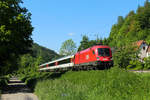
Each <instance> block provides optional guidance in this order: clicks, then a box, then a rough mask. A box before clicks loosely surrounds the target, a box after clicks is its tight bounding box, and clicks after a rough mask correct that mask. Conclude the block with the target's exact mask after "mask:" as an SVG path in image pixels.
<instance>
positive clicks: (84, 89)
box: [35, 68, 150, 100]
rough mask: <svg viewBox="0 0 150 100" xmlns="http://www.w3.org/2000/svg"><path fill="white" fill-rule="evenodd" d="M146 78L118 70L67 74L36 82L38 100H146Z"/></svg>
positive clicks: (149, 93)
mask: <svg viewBox="0 0 150 100" xmlns="http://www.w3.org/2000/svg"><path fill="white" fill-rule="evenodd" d="M148 76H150V74H149V75H147V76H146V77H145V76H142V75H140V74H135V73H132V72H127V71H125V70H121V69H119V68H112V69H110V70H100V71H93V70H92V71H78V72H72V71H70V72H67V73H65V74H63V75H62V76H60V77H59V78H56V79H47V80H43V81H39V82H38V83H37V85H36V87H35V93H36V94H37V95H38V97H39V99H40V100H148V98H149V96H150V84H149V83H150V77H148Z"/></svg>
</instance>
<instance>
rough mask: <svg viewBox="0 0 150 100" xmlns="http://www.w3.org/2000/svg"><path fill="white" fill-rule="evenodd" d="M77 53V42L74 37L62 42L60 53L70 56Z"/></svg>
mask: <svg viewBox="0 0 150 100" xmlns="http://www.w3.org/2000/svg"><path fill="white" fill-rule="evenodd" d="M75 53H76V44H75V43H74V41H73V40H72V39H69V40H66V41H65V42H63V43H62V45H61V48H60V51H59V54H60V55H64V56H68V55H73V54H75Z"/></svg>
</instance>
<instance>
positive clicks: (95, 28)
mask: <svg viewBox="0 0 150 100" xmlns="http://www.w3.org/2000/svg"><path fill="white" fill-rule="evenodd" d="M23 1H24V4H23V6H24V7H26V8H27V9H28V10H29V12H31V13H32V17H31V18H32V25H33V27H34V31H33V35H32V38H33V40H34V42H36V43H38V44H40V45H42V46H45V47H47V48H49V49H52V50H55V51H56V52H58V51H59V49H60V47H61V44H62V42H64V41H65V40H67V39H73V40H74V42H75V43H76V45H77V46H79V44H80V41H81V39H82V35H85V34H86V35H87V36H89V38H90V39H95V38H96V35H98V36H99V37H102V38H103V37H108V36H109V33H110V30H111V26H112V25H113V24H115V23H116V22H117V17H118V16H126V15H127V14H128V12H129V11H131V10H134V11H136V9H137V7H138V6H139V5H141V6H142V5H143V4H144V2H145V0H23Z"/></svg>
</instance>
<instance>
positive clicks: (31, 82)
mask: <svg viewBox="0 0 150 100" xmlns="http://www.w3.org/2000/svg"><path fill="white" fill-rule="evenodd" d="M66 72H67V71H63V72H53V73H48V72H46V74H45V75H43V76H41V77H38V78H37V77H31V78H28V79H27V86H28V87H29V88H30V89H31V91H32V92H34V88H35V86H36V83H37V82H38V81H42V80H47V79H50V80H54V79H57V78H60V77H61V76H62V75H63V74H65V73H66Z"/></svg>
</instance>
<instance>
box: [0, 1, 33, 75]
mask: <svg viewBox="0 0 150 100" xmlns="http://www.w3.org/2000/svg"><path fill="white" fill-rule="evenodd" d="M21 3H23V2H22V1H21V0H0V61H1V62H0V73H1V74H2V73H7V72H11V71H12V69H16V66H15V65H13V63H14V61H15V59H16V58H18V56H19V55H21V54H25V53H28V52H29V51H30V47H31V46H32V38H31V35H32V31H33V27H32V25H31V21H30V20H31V19H30V16H31V14H30V13H29V12H28V10H27V9H26V8H24V7H21V6H20V4H21ZM12 59H13V61H12ZM6 70H7V71H6Z"/></svg>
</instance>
